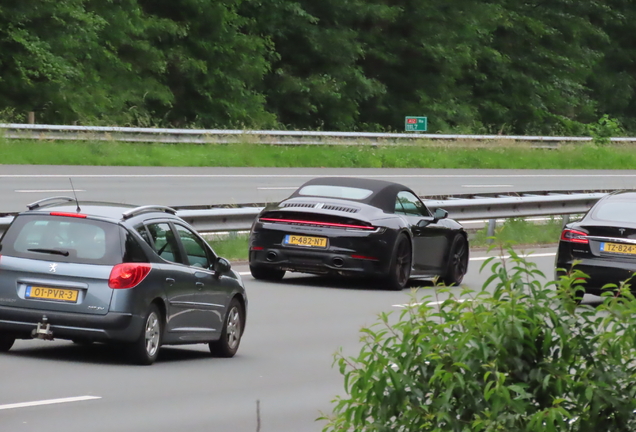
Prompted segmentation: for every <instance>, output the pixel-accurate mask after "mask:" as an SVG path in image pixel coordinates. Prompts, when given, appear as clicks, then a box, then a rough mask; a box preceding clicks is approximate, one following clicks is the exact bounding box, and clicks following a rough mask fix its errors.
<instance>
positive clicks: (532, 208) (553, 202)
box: [0, 193, 606, 233]
mask: <svg viewBox="0 0 636 432" xmlns="http://www.w3.org/2000/svg"><path fill="white" fill-rule="evenodd" d="M605 195H606V193H580V194H571V195H547V196H522V197H500V198H460V199H448V200H425V201H424V202H425V203H426V205H427V206H428V207H429V208H431V209H436V208H443V209H445V210H446V211H448V216H449V217H450V218H453V219H457V220H459V221H467V220H483V219H488V220H495V219H500V218H524V217H531V216H550V215H570V214H580V213H585V212H587V211H588V210H589V209H590V208H591V207H592V206H593V205H594V204H595V203H596V201H598V200H599V199H600V198H602V197H603V196H605ZM262 209H263V207H241V208H228V209H209V210H178V211H177V215H178V216H180V217H181V218H183V219H184V220H185V221H186V222H188V223H189V224H190V225H192V226H193V227H194V228H196V229H197V230H198V231H201V232H222V231H243V230H249V229H250V227H251V225H252V222H253V221H254V218H255V217H256V216H257V215H258V213H259V212H260V211H261V210H262ZM12 219H13V217H12V216H7V217H3V218H0V233H1V232H4V230H6V228H7V227H8V226H9V223H10V222H11V220H12Z"/></svg>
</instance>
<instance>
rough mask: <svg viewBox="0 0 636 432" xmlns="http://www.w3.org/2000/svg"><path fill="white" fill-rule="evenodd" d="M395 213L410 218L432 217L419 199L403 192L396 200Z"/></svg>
mask: <svg viewBox="0 0 636 432" xmlns="http://www.w3.org/2000/svg"><path fill="white" fill-rule="evenodd" d="M395 213H396V214H403V215H408V216H430V215H431V214H430V212H429V211H428V209H427V208H426V206H425V205H424V203H422V201H420V199H419V198H418V197H416V196H415V195H413V194H412V193H411V192H407V191H402V192H399V193H398V194H397V198H396V199H395Z"/></svg>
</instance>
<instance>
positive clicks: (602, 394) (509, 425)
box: [325, 249, 636, 432]
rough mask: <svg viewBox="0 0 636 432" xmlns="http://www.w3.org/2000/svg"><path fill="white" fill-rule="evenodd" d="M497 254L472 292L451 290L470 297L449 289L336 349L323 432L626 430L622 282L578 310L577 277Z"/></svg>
mask: <svg viewBox="0 0 636 432" xmlns="http://www.w3.org/2000/svg"><path fill="white" fill-rule="evenodd" d="M505 253H506V255H509V256H510V258H508V259H502V260H497V259H496V260H494V261H491V262H490V265H491V270H492V274H491V275H490V277H489V278H488V279H487V282H486V283H485V285H484V287H483V290H482V291H480V292H477V293H472V292H470V291H467V290H466V291H464V292H462V293H461V297H463V298H464V299H466V298H467V297H468V298H470V297H472V300H468V301H464V302H461V301H458V298H457V297H455V296H454V295H453V294H452V291H448V293H450V297H449V298H448V299H447V300H445V301H440V302H439V304H437V305H436V304H434V303H433V304H429V302H428V301H426V300H424V302H423V303H417V304H414V305H413V306H411V307H408V308H406V309H405V310H404V312H403V313H402V314H401V316H400V318H399V319H398V320H395V319H393V317H391V316H388V315H386V314H383V315H381V319H380V322H379V323H378V324H376V325H374V326H372V327H370V328H364V329H363V330H362V343H363V346H362V349H361V351H360V353H359V354H358V355H356V356H354V357H345V356H342V355H339V356H338V364H339V366H340V370H341V372H342V373H343V375H344V383H345V390H346V395H345V396H342V397H340V398H338V399H337V400H336V401H335V402H336V404H335V409H334V414H333V415H329V416H327V418H328V419H329V420H330V421H329V423H328V425H327V426H326V427H325V431H329V432H331V431H333V432H336V431H358V432H365V431H366V432H371V431H373V432H381V431H402V432H411V431H430V432H469V431H470V432H480V431H484V432H486V431H488V432H490V431H493V432H494V431H502V432H503V431H506V432H508V431H519V432H551V431H554V432H557V431H558V432H565V431H568V432H595V431H600V430H602V431H616V432H619V431H631V430H634V429H635V428H636V414H635V411H634V410H635V409H636V399H635V397H636V386H635V385H634V382H635V378H636V363H635V361H634V358H635V355H636V315H635V312H636V301H635V300H634V297H633V295H632V294H631V293H630V291H629V288H628V286H627V285H622V286H621V287H617V288H618V290H617V292H620V293H622V294H623V296H618V295H609V296H608V297H606V298H605V300H604V303H603V304H602V305H600V306H598V307H597V308H596V309H594V308H593V307H591V306H588V305H586V306H577V302H576V300H577V297H575V293H576V291H577V287H578V284H580V283H582V281H581V278H583V277H584V275H583V274H582V273H580V272H578V271H573V272H572V273H571V274H570V275H568V276H563V277H562V279H561V280H560V281H559V282H558V283H557V284H556V285H555V284H554V283H552V282H550V283H546V282H545V281H542V279H543V275H541V274H540V272H539V271H538V270H537V269H536V265H535V264H534V263H531V262H528V261H527V260H525V259H524V258H522V257H521V256H519V255H518V254H516V253H515V252H514V250H512V249H509V250H507V251H505ZM488 264H489V263H488V262H486V263H485V264H484V266H486V265H488ZM455 292H457V291H455ZM440 295H442V296H444V297H446V296H447V294H446V293H445V292H444V291H443V290H442V292H440ZM431 300H435V299H431ZM420 301H421V300H420Z"/></svg>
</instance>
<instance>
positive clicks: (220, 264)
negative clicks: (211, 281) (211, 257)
mask: <svg viewBox="0 0 636 432" xmlns="http://www.w3.org/2000/svg"><path fill="white" fill-rule="evenodd" d="M231 268H232V264H230V262H229V261H228V260H227V259H225V258H222V257H218V258H217V259H216V261H214V266H213V270H214V276H215V277H219V276H220V275H221V274H223V273H227V272H229V271H230V269H231Z"/></svg>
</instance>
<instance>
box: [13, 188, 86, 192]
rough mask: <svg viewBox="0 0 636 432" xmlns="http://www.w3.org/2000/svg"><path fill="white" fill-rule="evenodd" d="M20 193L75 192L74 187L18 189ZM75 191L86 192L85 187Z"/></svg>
mask: <svg viewBox="0 0 636 432" xmlns="http://www.w3.org/2000/svg"><path fill="white" fill-rule="evenodd" d="M14 192H18V193H40V192H45V193H57V192H73V189H16V190H14ZM75 192H86V191H85V190H84V189H75Z"/></svg>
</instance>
